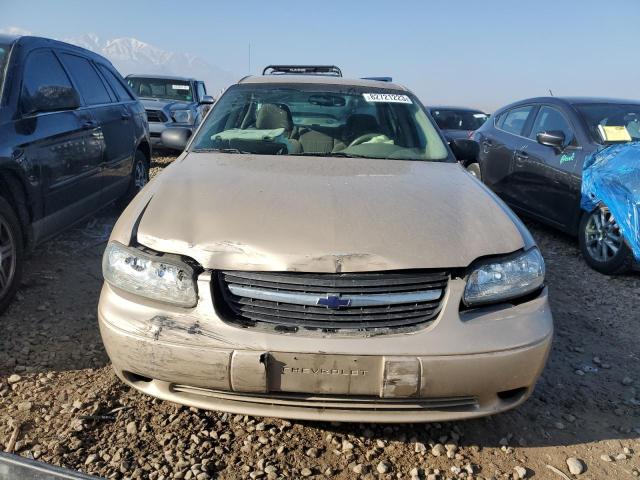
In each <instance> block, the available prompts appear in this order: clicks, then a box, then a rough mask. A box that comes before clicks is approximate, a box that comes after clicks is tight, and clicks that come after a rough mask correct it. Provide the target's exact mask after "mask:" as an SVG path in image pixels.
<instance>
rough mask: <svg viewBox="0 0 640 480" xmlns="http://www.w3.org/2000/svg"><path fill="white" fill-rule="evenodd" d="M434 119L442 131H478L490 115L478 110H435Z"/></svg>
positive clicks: (433, 112) (432, 112) (432, 113)
mask: <svg viewBox="0 0 640 480" xmlns="http://www.w3.org/2000/svg"><path fill="white" fill-rule="evenodd" d="M431 115H432V116H433V119H434V120H435V121H436V123H437V124H438V127H440V128H441V129H442V130H477V129H479V128H480V127H481V126H482V124H483V123H484V122H486V121H487V118H489V115H487V114H486V113H482V112H479V111H477V110H461V109H449V110H446V109H445V110H443V109H433V110H431Z"/></svg>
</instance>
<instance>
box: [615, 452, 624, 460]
mask: <svg viewBox="0 0 640 480" xmlns="http://www.w3.org/2000/svg"><path fill="white" fill-rule="evenodd" d="M626 459H627V456H626V455H625V454H624V453H619V454H618V455H616V460H626Z"/></svg>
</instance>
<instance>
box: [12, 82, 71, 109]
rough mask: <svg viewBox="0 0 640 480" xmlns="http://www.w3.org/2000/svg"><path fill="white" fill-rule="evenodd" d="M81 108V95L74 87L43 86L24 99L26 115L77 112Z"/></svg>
mask: <svg viewBox="0 0 640 480" xmlns="http://www.w3.org/2000/svg"><path fill="white" fill-rule="evenodd" d="M79 107H80V95H78V92H77V91H76V90H75V89H74V88H72V87H63V86H59V85H43V86H41V87H40V88H38V90H36V92H35V93H34V94H33V95H32V96H30V97H27V98H24V100H23V104H22V108H23V112H24V113H25V114H31V113H38V112H55V111H59V110H75V109H76V108H79Z"/></svg>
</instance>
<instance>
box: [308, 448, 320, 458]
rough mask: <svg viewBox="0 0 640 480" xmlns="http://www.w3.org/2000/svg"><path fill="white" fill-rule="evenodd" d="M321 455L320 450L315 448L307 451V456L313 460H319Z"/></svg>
mask: <svg viewBox="0 0 640 480" xmlns="http://www.w3.org/2000/svg"><path fill="white" fill-rule="evenodd" d="M319 454H320V453H319V452H318V449H317V448H313V447H311V448H309V449H307V451H306V452H305V455H306V456H307V457H311V458H318V456H319Z"/></svg>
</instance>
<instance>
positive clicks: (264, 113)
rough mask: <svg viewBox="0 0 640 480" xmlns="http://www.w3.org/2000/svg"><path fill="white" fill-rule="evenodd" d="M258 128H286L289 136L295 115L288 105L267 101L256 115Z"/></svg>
mask: <svg viewBox="0 0 640 480" xmlns="http://www.w3.org/2000/svg"><path fill="white" fill-rule="evenodd" d="M256 128H257V129H259V130H274V129H276V128H284V131H285V133H286V135H287V136H289V135H290V134H291V131H292V130H293V117H292V116H291V110H289V107H287V106H286V105H276V104H275V103H265V104H264V105H262V107H260V110H258V116H257V117H256Z"/></svg>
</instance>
